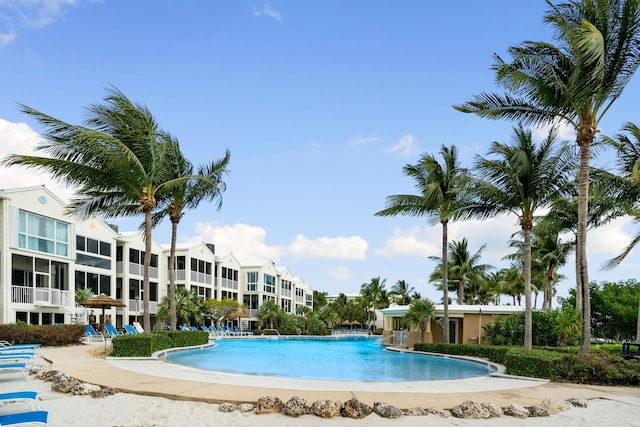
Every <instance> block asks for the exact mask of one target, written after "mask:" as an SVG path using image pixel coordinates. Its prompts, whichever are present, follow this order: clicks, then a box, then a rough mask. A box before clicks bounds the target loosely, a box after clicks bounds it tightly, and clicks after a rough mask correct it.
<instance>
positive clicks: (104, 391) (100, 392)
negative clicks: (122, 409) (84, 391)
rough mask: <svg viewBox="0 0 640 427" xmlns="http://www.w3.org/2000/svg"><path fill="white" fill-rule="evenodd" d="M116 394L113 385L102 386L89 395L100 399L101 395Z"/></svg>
mask: <svg viewBox="0 0 640 427" xmlns="http://www.w3.org/2000/svg"><path fill="white" fill-rule="evenodd" d="M114 394H116V389H115V388H113V387H102V388H100V390H98V391H96V392H93V393H91V397H93V398H94V399H101V398H103V397H108V396H113V395H114Z"/></svg>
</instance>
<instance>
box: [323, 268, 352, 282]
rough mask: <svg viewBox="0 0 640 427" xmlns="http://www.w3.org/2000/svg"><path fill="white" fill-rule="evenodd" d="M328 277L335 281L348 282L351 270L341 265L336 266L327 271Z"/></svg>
mask: <svg viewBox="0 0 640 427" xmlns="http://www.w3.org/2000/svg"><path fill="white" fill-rule="evenodd" d="M327 274H328V275H329V277H333V278H334V279H336V280H349V279H351V277H352V274H351V270H350V269H349V267H345V266H342V265H339V266H337V267H336V268H333V269H331V270H329V271H327Z"/></svg>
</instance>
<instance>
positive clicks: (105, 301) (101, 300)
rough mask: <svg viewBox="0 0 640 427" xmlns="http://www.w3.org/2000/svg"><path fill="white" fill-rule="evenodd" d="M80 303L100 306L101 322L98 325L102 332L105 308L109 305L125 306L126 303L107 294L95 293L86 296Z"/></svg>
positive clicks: (109, 306)
mask: <svg viewBox="0 0 640 427" xmlns="http://www.w3.org/2000/svg"><path fill="white" fill-rule="evenodd" d="M80 305H84V306H85V307H92V308H101V307H102V322H101V324H100V326H101V327H102V332H103V333H104V324H105V322H106V316H105V313H104V311H105V309H107V308H111V307H126V304H124V303H122V302H120V301H118V300H115V299H113V298H111V297H110V296H109V295H107V294H104V293H102V294H100V295H96V296H95V297H91V298H88V299H86V300H84V301H82V302H81V303H80Z"/></svg>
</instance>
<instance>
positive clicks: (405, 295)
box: [389, 280, 415, 305]
mask: <svg viewBox="0 0 640 427" xmlns="http://www.w3.org/2000/svg"><path fill="white" fill-rule="evenodd" d="M412 293H413V294H415V288H414V287H413V286H411V285H409V284H408V283H407V282H405V281H404V280H398V281H397V282H396V284H395V285H393V286H392V287H391V292H389V295H390V296H391V297H393V298H394V299H395V300H396V301H397V302H399V303H400V304H401V305H407V304H409V303H410V302H411V300H412V299H413V297H412V296H411V294H412Z"/></svg>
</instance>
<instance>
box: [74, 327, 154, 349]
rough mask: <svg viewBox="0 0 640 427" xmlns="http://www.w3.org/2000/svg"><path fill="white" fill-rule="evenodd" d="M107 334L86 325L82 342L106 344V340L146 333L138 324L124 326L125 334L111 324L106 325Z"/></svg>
mask: <svg viewBox="0 0 640 427" xmlns="http://www.w3.org/2000/svg"><path fill="white" fill-rule="evenodd" d="M104 328H105V332H104V333H102V332H99V331H96V330H95V329H94V328H93V326H91V325H85V334H84V336H83V337H82V339H81V341H82V342H83V343H85V344H91V343H96V342H97V343H104V342H105V340H107V339H111V338H113V337H116V336H118V335H126V334H137V333H142V332H144V329H143V328H142V325H140V323H138V322H134V323H133V325H124V329H125V332H122V331H118V330H117V329H116V327H115V326H113V325H112V324H111V323H107V324H105V325H104Z"/></svg>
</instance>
